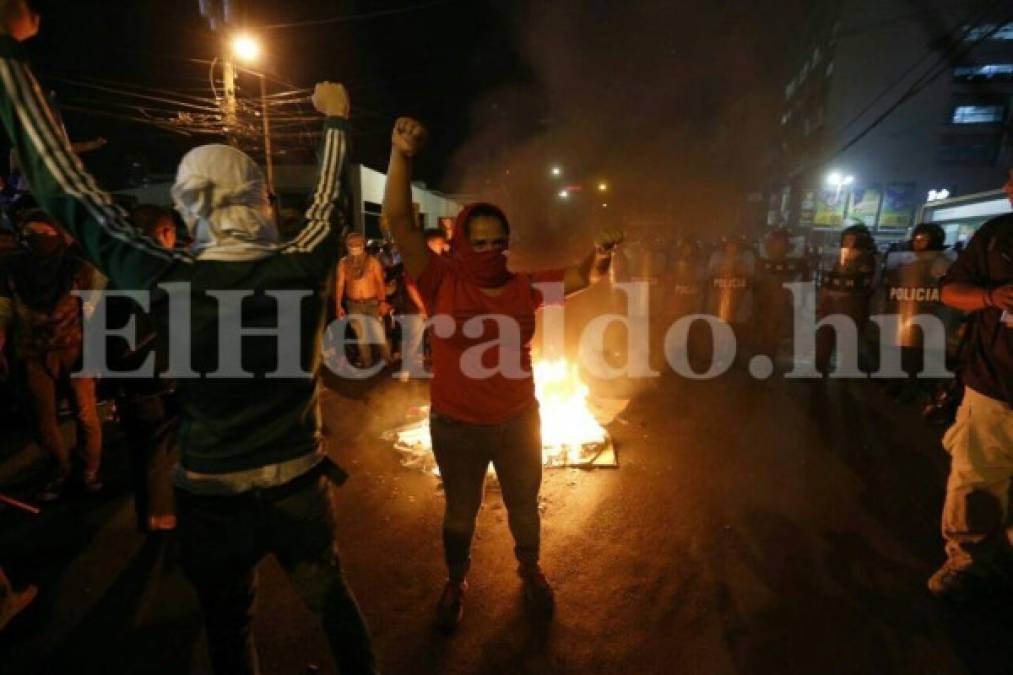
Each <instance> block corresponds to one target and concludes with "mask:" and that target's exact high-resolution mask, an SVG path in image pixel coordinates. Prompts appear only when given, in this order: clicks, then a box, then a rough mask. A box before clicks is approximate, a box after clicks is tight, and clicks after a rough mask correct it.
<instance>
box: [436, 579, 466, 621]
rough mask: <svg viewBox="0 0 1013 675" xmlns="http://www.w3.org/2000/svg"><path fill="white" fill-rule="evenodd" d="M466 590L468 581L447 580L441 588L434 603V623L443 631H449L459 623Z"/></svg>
mask: <svg viewBox="0 0 1013 675" xmlns="http://www.w3.org/2000/svg"><path fill="white" fill-rule="evenodd" d="M467 590H468V582H467V581H461V582H455V581H448V582H447V585H446V586H445V587H444V588H443V595H441V596H440V602H439V604H438V605H436V625H437V627H438V628H439V629H440V630H442V631H443V632H445V633H451V632H453V631H454V629H456V628H457V624H459V623H461V617H462V616H464V594H465V592H466V591H467Z"/></svg>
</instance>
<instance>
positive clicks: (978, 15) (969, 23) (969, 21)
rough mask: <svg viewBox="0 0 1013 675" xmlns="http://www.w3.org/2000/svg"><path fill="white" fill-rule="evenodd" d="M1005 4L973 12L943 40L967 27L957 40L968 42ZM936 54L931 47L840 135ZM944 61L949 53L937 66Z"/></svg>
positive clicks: (841, 129)
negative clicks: (970, 36)
mask: <svg viewBox="0 0 1013 675" xmlns="http://www.w3.org/2000/svg"><path fill="white" fill-rule="evenodd" d="M1003 2H1004V0H999V1H998V2H995V3H993V4H992V5H990V6H989V7H988V8H986V9H985V10H984V11H982V12H972V13H971V14H969V15H968V16H967V18H966V19H964V20H962V21H960V22H958V23H957V24H956V25H955V26H954V27H953V28H952V29H950V30H949V31H948V32H947V33H946V35H944V36H943V38H942V39H943V40H950V39H952V38H954V37H955V35H956V33H957V32H958V31H959V30H960V28H961V27H965V28H964V31H963V32H962V33H961V35H960V37H959V39H958V40H957V44H961V43H963V41H964V40H966V39H967V37H968V36H969V35H970V34H971V31H972V30H974V25H975V24H977V23H978V22H979V21H980V20H981V19H983V18H984V17H986V16H988V14H989V13H991V12H992V11H993V10H994V9H996V8H997V7H999V6H1000V5H1002V4H1003ZM950 49H952V47H950ZM934 52H935V50H934V49H932V48H931V47H929V49H928V50H926V51H925V53H924V54H922V56H921V58H919V59H918V60H917V61H915V62H914V63H913V64H911V66H910V67H909V68H908V69H907V70H905V71H904V72H903V74H901V76H900V77H898V78H897V79H895V80H893V81H892V82H891V83H890V84H888V85H887V86H886V87H885V88H884V89H883V90H882V91H881V92H879V94H878V95H877V96H876V97H875V98H873V99H872V100H871V101H869V103H868V104H867V105H865V107H863V108H862V110H861V111H860V112H859V113H858V114H857V115H855V116H854V117H852V118H851V119H850V120H849V121H848V123H847V124H845V125H844V126H843V127H841V128H840V130H839V133H844V132H845V131H847V130H848V129H850V128H851V127H852V126H853V125H854V124H855V123H856V122H858V121H859V120H860V119H862V118H863V117H865V115H866V114H867V113H868V112H869V111H870V110H872V109H873V108H875V107H876V104H878V103H879V102H880V101H882V100H883V99H884V98H885V97H886V96H887V94H889V93H890V92H891V91H893V90H894V89H896V88H897V87H898V86H900V84H901V83H903V82H904V81H905V80H907V79H908V77H910V76H911V74H912V73H914V72H915V71H916V70H918V68H919V67H921V65H922V64H923V63H924V62H925V61H926V60H927V59H929V58H930V57H931V56H932V54H933V53H934ZM944 59H946V60H948V56H947V53H946V52H945V51H944V52H943V54H942V56H941V57H940V59H939V60H937V61H936V64H937V65H938V63H940V61H941V60H944ZM936 67H937V66H936V65H934V66H932V67H931V68H930V69H929V72H931V71H932V70H934V69H935V68H936ZM924 77H925V75H923V76H922V78H924ZM920 79H921V78H920ZM916 82H917V81H916Z"/></svg>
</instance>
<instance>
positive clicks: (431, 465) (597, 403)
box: [383, 359, 628, 476]
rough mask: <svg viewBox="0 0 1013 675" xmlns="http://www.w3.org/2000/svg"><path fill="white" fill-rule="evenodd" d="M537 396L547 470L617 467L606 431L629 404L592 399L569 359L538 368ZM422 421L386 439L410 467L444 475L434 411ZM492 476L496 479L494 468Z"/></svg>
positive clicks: (421, 415)
mask: <svg viewBox="0 0 1013 675" xmlns="http://www.w3.org/2000/svg"><path fill="white" fill-rule="evenodd" d="M534 375H535V396H536V397H537V398H538V403H539V406H540V409H541V418H542V462H543V464H544V465H545V467H546V468H559V467H580V468H592V467H617V466H619V460H618V456H617V455H616V450H615V446H614V445H613V442H612V437H611V436H610V435H609V433H608V431H607V430H606V429H605V425H607V424H610V423H611V422H612V421H613V420H615V419H616V417H617V416H618V415H619V414H620V413H621V412H622V411H623V410H624V409H625V408H626V405H627V404H628V401H626V400H601V399H594V398H592V397H591V396H590V392H589V390H588V387H587V385H586V384H585V383H584V381H583V380H582V379H581V378H580V374H579V372H578V370H577V366H576V365H574V364H573V363H571V362H569V361H567V360H565V359H545V360H540V361H538V362H537V363H535V366H534ZM409 415H410V416H411V417H414V418H418V419H416V420H415V421H413V422H411V423H409V424H406V425H404V426H401V427H398V428H396V429H393V430H391V431H389V432H387V433H385V434H384V436H383V437H384V439H385V440H388V441H391V442H393V444H394V449H395V450H397V451H398V452H399V453H401V455H402V464H403V465H404V466H406V467H410V468H415V469H419V470H423V471H428V472H432V473H433V475H436V476H438V475H439V469H438V468H437V466H436V460H435V458H434V457H433V446H432V438H431V437H430V435H429V408H428V406H421V407H417V408H413V409H412V410H410V411H409ZM489 472H490V474H491V475H494V470H493V468H492V466H490V467H489Z"/></svg>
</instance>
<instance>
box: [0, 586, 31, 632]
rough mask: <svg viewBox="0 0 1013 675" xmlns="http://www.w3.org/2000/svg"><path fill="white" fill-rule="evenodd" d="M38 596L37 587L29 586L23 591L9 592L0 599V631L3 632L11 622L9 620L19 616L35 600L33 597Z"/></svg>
mask: <svg viewBox="0 0 1013 675" xmlns="http://www.w3.org/2000/svg"><path fill="white" fill-rule="evenodd" d="M38 594H39V589H38V588H37V587H35V586H29V587H27V588H25V589H24V590H21V591H16V592H11V593H10V594H8V595H6V596H3V597H0V630H3V629H4V628H5V627H6V626H7V624H9V623H10V622H11V619H13V618H14V617H16V616H17V615H18V614H20V613H21V612H22V610H24V609H25V608H26V607H28V605H30V604H32V601H33V600H35V596H37V595H38Z"/></svg>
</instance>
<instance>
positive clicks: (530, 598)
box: [517, 563, 556, 616]
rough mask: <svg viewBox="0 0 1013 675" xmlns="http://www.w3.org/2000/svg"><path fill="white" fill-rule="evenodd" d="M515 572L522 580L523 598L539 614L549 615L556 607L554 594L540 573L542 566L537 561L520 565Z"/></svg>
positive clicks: (543, 575)
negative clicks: (532, 563)
mask: <svg viewBox="0 0 1013 675" xmlns="http://www.w3.org/2000/svg"><path fill="white" fill-rule="evenodd" d="M517 574H519V575H520V577H521V581H523V582H524V599H525V600H526V601H527V603H528V606H529V607H531V609H533V610H535V611H537V612H539V613H540V614H544V615H546V616H549V615H551V614H552V613H553V612H554V611H555V609H556V595H555V593H553V591H552V586H550V585H549V582H548V580H547V579H546V578H545V574H543V573H542V568H541V567H539V566H538V564H537V563H536V564H534V565H521V566H520V567H518V568H517Z"/></svg>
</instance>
